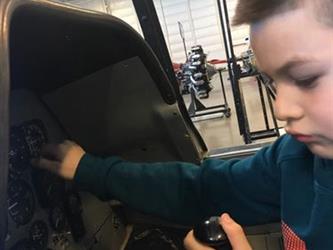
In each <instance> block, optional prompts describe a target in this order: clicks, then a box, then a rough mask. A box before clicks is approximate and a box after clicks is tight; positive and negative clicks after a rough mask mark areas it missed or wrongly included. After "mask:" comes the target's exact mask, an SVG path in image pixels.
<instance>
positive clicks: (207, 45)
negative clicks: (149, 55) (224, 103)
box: [58, 0, 249, 62]
mask: <svg viewBox="0 0 333 250" xmlns="http://www.w3.org/2000/svg"><path fill="white" fill-rule="evenodd" d="M58 1H62V2H69V3H71V4H75V5H79V6H81V7H84V8H88V9H94V10H98V11H102V12H108V13H110V14H112V15H114V16H116V17H119V18H121V19H122V20H124V21H125V22H127V23H128V24H130V25H131V26H132V27H133V28H134V29H135V30H136V31H138V32H139V33H140V34H142V31H141V27H140V24H139V21H138V18H137V16H136V13H135V9H134V6H133V3H132V1H131V0H58ZM153 1H154V4H155V8H156V11H157V14H158V17H159V20H160V23H161V27H162V31H163V34H164V37H165V40H166V43H167V46H168V49H169V52H170V56H171V58H172V60H173V61H174V62H184V61H185V52H184V48H183V43H182V40H181V37H180V34H179V27H178V22H181V23H182V25H183V27H184V32H185V38H186V45H187V49H188V51H189V50H190V48H191V46H193V45H197V44H200V45H202V46H203V48H204V51H205V52H206V53H207V54H208V60H210V59H225V58H226V56H225V49H224V43H223V35H222V29H221V25H220V19H219V16H218V8H217V1H216V0H205V1H202V0H153ZM236 3H237V0H227V5H228V12H229V18H230V19H232V17H233V15H234V13H235V7H236ZM231 32H232V37H233V43H234V50H235V53H236V55H239V54H240V53H241V52H242V51H244V50H246V45H244V41H245V38H246V37H247V36H248V34H249V29H248V26H239V27H232V28H231Z"/></svg>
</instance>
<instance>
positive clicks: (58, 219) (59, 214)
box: [49, 206, 69, 233]
mask: <svg viewBox="0 0 333 250" xmlns="http://www.w3.org/2000/svg"><path fill="white" fill-rule="evenodd" d="M49 219H50V225H51V227H52V229H53V230H54V231H56V232H58V233H61V232H64V231H66V230H67V229H68V227H69V225H68V221H67V218H66V214H65V209H64V207H62V206H55V207H52V208H51V209H50V214H49Z"/></svg>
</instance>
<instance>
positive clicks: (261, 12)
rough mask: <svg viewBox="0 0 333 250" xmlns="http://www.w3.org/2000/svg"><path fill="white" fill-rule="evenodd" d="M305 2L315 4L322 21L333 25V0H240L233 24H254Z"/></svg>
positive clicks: (319, 18) (317, 14) (318, 16)
mask: <svg viewBox="0 0 333 250" xmlns="http://www.w3.org/2000/svg"><path fill="white" fill-rule="evenodd" d="M305 4H311V5H313V7H314V11H315V14H316V17H317V19H318V20H319V21H320V22H322V23H325V24H327V25H329V26H333V14H332V13H333V0H238V4H237V7H236V14H235V16H234V18H233V24H234V25H240V24H252V23H255V22H258V21H261V20H264V19H265V18H267V17H269V16H272V15H274V14H277V13H282V12H286V11H288V10H293V9H296V8H298V7H300V6H302V5H303V6H304V5H305ZM311 7H312V6H311Z"/></svg>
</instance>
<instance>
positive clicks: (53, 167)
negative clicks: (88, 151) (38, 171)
mask: <svg viewBox="0 0 333 250" xmlns="http://www.w3.org/2000/svg"><path fill="white" fill-rule="evenodd" d="M84 154H85V151H84V150H83V149H82V148H81V147H80V146H79V145H77V144H76V143H74V142H72V141H67V140H66V141H64V142H63V143H61V144H46V145H44V146H43V147H42V149H41V153H40V158H39V159H33V160H32V161H31V164H32V165H33V166H36V167H39V168H43V169H47V170H49V171H51V172H53V173H55V174H57V175H59V176H61V177H63V178H65V179H67V180H72V179H73V178H74V174H75V171H76V168H77V167H78V165H79V161H80V160H81V158H82V156H83V155H84Z"/></svg>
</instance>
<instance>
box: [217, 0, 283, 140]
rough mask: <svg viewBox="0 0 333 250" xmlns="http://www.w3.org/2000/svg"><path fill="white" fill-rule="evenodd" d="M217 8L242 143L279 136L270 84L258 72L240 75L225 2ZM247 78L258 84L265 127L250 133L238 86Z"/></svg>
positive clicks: (219, 0)
mask: <svg viewBox="0 0 333 250" xmlns="http://www.w3.org/2000/svg"><path fill="white" fill-rule="evenodd" d="M221 1H222V3H223V7H222V5H221ZM217 6H218V10H219V16H220V22H221V27H222V33H223V38H224V46H225V50H226V56H227V63H228V71H229V78H230V81H231V86H232V91H233V96H234V100H235V107H236V113H237V119H238V126H239V132H240V134H241V135H242V136H243V139H244V142H245V143H246V144H249V143H252V141H253V140H258V139H263V138H268V137H275V136H280V133H279V128H278V125H277V121H276V118H275V116H274V111H273V104H272V100H271V98H270V97H271V96H272V97H273V99H274V91H273V90H272V88H271V87H269V85H270V84H265V82H264V80H263V78H262V76H261V75H260V74H259V73H258V72H256V73H254V74H251V75H246V74H245V75H243V74H241V69H240V66H239V65H238V64H237V58H236V56H235V53H234V49H233V42H232V36H231V30H230V22H229V15H228V7H227V1H226V0H217ZM248 76H256V79H257V82H258V88H259V95H260V100H261V104H262V109H263V114H264V120H265V125H266V129H265V130H260V131H253V132H251V131H250V126H249V121H248V117H247V113H246V107H245V102H244V97H243V93H242V90H241V88H240V86H239V80H240V79H241V78H242V77H248ZM262 85H264V87H265V90H266V93H267V98H268V103H269V107H270V111H271V114H272V117H273V123H274V128H273V129H271V128H270V127H269V123H268V118H267V109H266V104H265V100H264V94H263V90H262Z"/></svg>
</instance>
